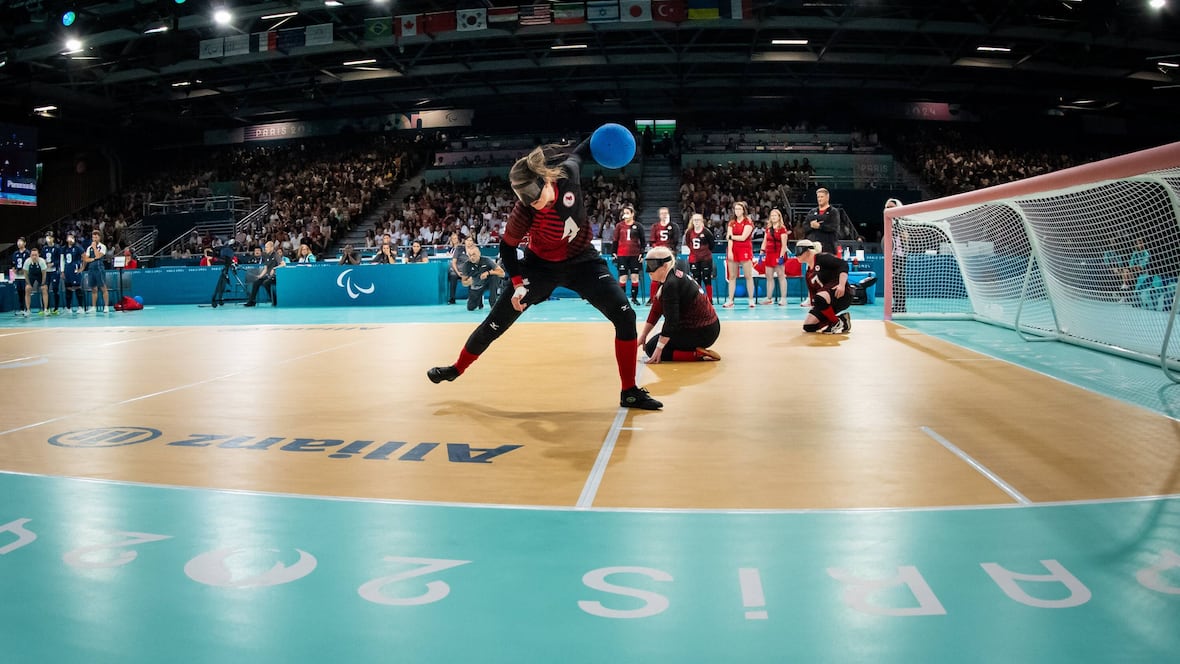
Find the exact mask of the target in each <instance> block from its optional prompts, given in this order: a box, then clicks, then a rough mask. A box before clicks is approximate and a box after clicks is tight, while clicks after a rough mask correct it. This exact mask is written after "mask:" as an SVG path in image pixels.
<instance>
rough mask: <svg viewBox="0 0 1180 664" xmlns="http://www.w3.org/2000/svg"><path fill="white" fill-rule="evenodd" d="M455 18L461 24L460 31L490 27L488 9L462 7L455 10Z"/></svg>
mask: <svg viewBox="0 0 1180 664" xmlns="http://www.w3.org/2000/svg"><path fill="white" fill-rule="evenodd" d="M455 19H456V21H455V22H456V23H458V25H459V32H465V31H467V30H486V29H487V27H488V10H486V9H460V10H459V11H457V12H455Z"/></svg>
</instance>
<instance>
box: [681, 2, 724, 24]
mask: <svg viewBox="0 0 1180 664" xmlns="http://www.w3.org/2000/svg"><path fill="white" fill-rule="evenodd" d="M721 1H722V2H728V1H729V0H721ZM717 18H721V11H720V10H719V9H718V8H717V0H688V19H689V20H690V21H709V20H712V19H717Z"/></svg>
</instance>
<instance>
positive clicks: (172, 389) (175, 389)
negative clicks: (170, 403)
mask: <svg viewBox="0 0 1180 664" xmlns="http://www.w3.org/2000/svg"><path fill="white" fill-rule="evenodd" d="M358 343H360V342H359V341H350V342H348V343H346V344H340V345H339V346H332V347H331V348H324V349H321V350H317V351H315V352H312V353H307V354H305V355H299V356H297V357H291V358H287V359H285V360H279V361H278V362H274V363H272V364H270V365H267V366H273V365H274V364H286V363H288V362H294V361H295V360H302V359H304V358H308V357H313V356H315V355H319V354H320V353H327V352H330V351H334V350H339V349H341V348H347V347H349V346H354V345H356V344H358ZM257 370H258V367H251V368H249V369H243V370H240V371H233V372H230V373H226V374H221V375H220V376H214V377H213V378H206V379H205V380H198V381H195V382H192V383H186V384H184V385H179V386H177V387H170V388H168V389H166V390H160V391H159V392H152V393H151V394H144V395H141V396H138V397H131V398H130V399H124V400H122V401H119V402H117V403H112V404H103V405H102V406H99V408H110V407H112V406H122V405H124V404H129V403H132V402H135V401H142V400H144V399H150V398H152V397H158V396H160V395H161V394H168V393H169V392H178V391H180V390H186V389H188V388H190V387H196V386H198V385H204V384H205V383H212V382H213V381H215V380H221V379H223V378H230V377H232V376H240V375H242V374H244V373H249V372H254V371H257ZM88 410H95V408H90V409H88ZM85 412H88V411H87V410H80V411H78V412H76V413H70V414H69V415H62V416H60V417H54V418H51V419H48V420H42V421H40V422H34V423H32V424H26V425H24V426H23V427H16V428H13V429H8V430H5V431H0V436H5V435H8V434H10V433H16V432H17V431H24V430H25V429H33V428H35V427H39V426H41V425H42V424H52V423H54V422H59V421H61V420H65V419H69V418H72V417H78V416H79V415H81V414H83V413H85Z"/></svg>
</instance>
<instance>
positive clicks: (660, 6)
mask: <svg viewBox="0 0 1180 664" xmlns="http://www.w3.org/2000/svg"><path fill="white" fill-rule="evenodd" d="M651 15H652V19H653V20H656V21H667V22H668V23H683V22H685V21H687V20H688V10H687V9H685V6H684V0H652V3H651Z"/></svg>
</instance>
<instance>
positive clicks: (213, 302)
mask: <svg viewBox="0 0 1180 664" xmlns="http://www.w3.org/2000/svg"><path fill="white" fill-rule="evenodd" d="M209 304H211V305H213V308H214V309H216V308H217V300H209Z"/></svg>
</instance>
